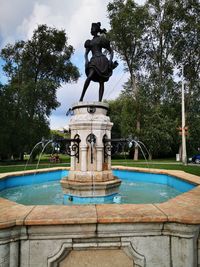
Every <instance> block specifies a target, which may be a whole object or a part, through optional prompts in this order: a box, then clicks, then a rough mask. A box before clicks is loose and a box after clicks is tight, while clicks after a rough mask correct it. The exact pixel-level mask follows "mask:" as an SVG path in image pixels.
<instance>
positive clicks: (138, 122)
mask: <svg viewBox="0 0 200 267" xmlns="http://www.w3.org/2000/svg"><path fill="white" fill-rule="evenodd" d="M139 117H140V116H137V121H136V132H137V133H139V132H140V119H139ZM138 156H139V147H138V145H135V151H134V157H133V160H138Z"/></svg>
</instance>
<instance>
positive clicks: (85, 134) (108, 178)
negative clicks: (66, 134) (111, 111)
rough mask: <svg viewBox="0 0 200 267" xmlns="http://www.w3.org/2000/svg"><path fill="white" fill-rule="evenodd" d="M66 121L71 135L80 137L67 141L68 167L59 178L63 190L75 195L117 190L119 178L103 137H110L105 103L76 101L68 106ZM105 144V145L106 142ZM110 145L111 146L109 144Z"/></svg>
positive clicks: (73, 137) (94, 194)
mask: <svg viewBox="0 0 200 267" xmlns="http://www.w3.org/2000/svg"><path fill="white" fill-rule="evenodd" d="M72 110H73V112H74V115H73V116H72V118H71V120H70V124H69V128H70V130H71V138H72V139H76V138H79V139H80V140H81V141H80V143H79V146H78V147H75V150H74V157H73V143H72V145H71V148H72V149H71V150H72V151H71V152H72V157H71V167H70V171H69V175H68V177H65V178H64V179H63V180H62V181H61V184H62V187H63V191H64V193H65V194H69V195H76V196H106V195H111V194H114V193H117V192H118V188H119V186H120V183H121V181H120V180H119V179H118V178H117V177H114V176H113V174H112V171H111V156H110V153H109V152H110V151H109V149H108V147H106V148H105V143H104V141H103V140H105V138H106V139H110V138H111V128H112V125H113V123H112V122H110V118H109V117H108V116H107V115H106V114H107V110H108V104H106V103H102V102H79V103H77V104H75V105H74V106H73V107H72ZM107 145H109V144H108V143H107ZM110 148H111V146H110Z"/></svg>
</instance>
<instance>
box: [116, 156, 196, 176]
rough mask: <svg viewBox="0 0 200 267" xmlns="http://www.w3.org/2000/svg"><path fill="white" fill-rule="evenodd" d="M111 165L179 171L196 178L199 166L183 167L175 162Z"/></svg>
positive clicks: (120, 163) (117, 162)
mask: <svg viewBox="0 0 200 267" xmlns="http://www.w3.org/2000/svg"><path fill="white" fill-rule="evenodd" d="M163 163H164V164H163ZM112 165H123V166H129V167H140V168H153V169H165V170H179V171H185V172H187V173H191V174H194V175H197V176H200V166H198V165H187V166H185V165H183V164H182V163H176V162H175V161H174V162H173V163H169V162H168V163H167V162H166V163H165V162H159V161H157V162H156V161H154V162H152V161H150V162H148V164H147V163H145V162H143V163H141V162H133V161H132V162H130V161H126V162H125V161H119V160H116V161H112Z"/></svg>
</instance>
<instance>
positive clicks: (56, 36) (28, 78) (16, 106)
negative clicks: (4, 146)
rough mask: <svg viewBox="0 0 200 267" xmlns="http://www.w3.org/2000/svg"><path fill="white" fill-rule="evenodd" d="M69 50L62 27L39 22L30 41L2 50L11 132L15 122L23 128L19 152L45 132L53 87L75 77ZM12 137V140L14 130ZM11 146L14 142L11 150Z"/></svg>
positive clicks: (53, 99)
mask: <svg viewBox="0 0 200 267" xmlns="http://www.w3.org/2000/svg"><path fill="white" fill-rule="evenodd" d="M73 52H74V50H73V47H72V46H70V45H68V44H67V37H66V34H65V32H64V30H57V29H55V28H51V27H48V26H47V25H39V26H38V28H37V29H36V30H35V31H34V32H33V36H32V38H31V39H30V40H28V41H26V42H25V41H18V42H16V43H15V44H14V45H11V44H8V45H7V46H6V47H5V48H4V49H2V51H1V57H2V59H3V60H4V61H5V64H4V67H3V69H4V71H5V73H6V75H7V76H8V79H9V82H8V85H7V87H6V88H7V90H8V91H7V93H9V92H10V95H11V96H12V99H13V103H11V105H10V108H9V113H10V114H11V113H14V116H15V120H14V121H15V122H16V124H15V125H13V127H14V128H13V132H15V131H14V129H15V127H17V125H21V126H22V129H23V133H22V136H23V142H22V143H21V146H20V149H21V152H23V151H24V149H26V150H30V149H31V147H33V145H34V144H35V143H36V142H38V140H40V139H41V138H42V136H43V134H45V135H47V132H48V131H47V129H48V117H49V115H50V114H51V111H52V110H53V109H55V108H57V107H58V106H59V103H58V101H57V98H56V89H58V88H59V87H60V86H61V84H62V83H66V82H73V81H76V80H77V79H78V77H79V72H78V69H77V68H76V67H75V66H74V65H73V64H72V62H71V61H70V59H71V55H72V54H73ZM5 123H6V122H5ZM42 129H44V131H43V130H42ZM20 132H21V131H20ZM12 140H14V142H16V140H17V136H16V133H15V134H14V136H13V137H12ZM17 142H19V141H17ZM19 143H20V142H19ZM25 144H26V145H25ZM15 148H16V144H15V145H14V148H13V151H15Z"/></svg>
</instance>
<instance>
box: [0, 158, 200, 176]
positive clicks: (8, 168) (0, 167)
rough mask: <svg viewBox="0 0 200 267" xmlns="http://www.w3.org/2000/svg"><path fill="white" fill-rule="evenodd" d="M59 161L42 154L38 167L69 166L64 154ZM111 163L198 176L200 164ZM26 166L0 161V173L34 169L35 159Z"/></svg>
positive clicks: (20, 163)
mask: <svg viewBox="0 0 200 267" xmlns="http://www.w3.org/2000/svg"><path fill="white" fill-rule="evenodd" d="M59 156H60V163H50V160H49V159H50V155H43V156H42V158H41V160H40V164H39V166H38V169H41V168H52V167H58V166H62V167H69V166H70V158H69V156H66V155H59ZM112 165H123V166H132V167H141V168H155V169H168V170H182V171H185V172H188V173H191V174H195V175H198V176H200V166H198V165H192V166H191V165H187V166H184V165H183V164H182V163H180V162H176V161H175V160H173V159H158V160H152V161H149V162H148V163H147V162H145V161H144V160H139V161H133V160H130V159H113V160H112ZM25 166H26V161H24V162H7V163H5V162H4V163H0V173H4V172H13V171H24V170H25V169H26V170H34V169H36V166H37V160H36V161H35V162H33V163H32V164H28V165H27V167H26V168H25Z"/></svg>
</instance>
